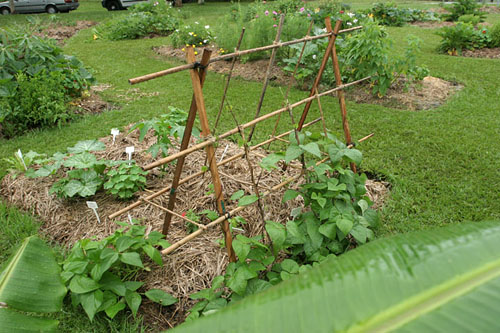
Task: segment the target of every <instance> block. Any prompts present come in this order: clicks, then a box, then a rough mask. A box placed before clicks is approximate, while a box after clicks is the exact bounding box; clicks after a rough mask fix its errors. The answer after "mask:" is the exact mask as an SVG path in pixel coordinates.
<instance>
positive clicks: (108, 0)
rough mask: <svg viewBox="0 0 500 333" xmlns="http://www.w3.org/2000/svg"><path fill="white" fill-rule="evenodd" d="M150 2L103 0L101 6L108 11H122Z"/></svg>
mask: <svg viewBox="0 0 500 333" xmlns="http://www.w3.org/2000/svg"><path fill="white" fill-rule="evenodd" d="M147 1H148V0H102V1H101V4H102V6H103V7H104V8H106V9H107V10H121V9H127V8H128V7H130V6H133V5H135V4H138V3H141V2H147Z"/></svg>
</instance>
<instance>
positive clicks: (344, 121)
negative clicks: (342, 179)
mask: <svg viewBox="0 0 500 333" xmlns="http://www.w3.org/2000/svg"><path fill="white" fill-rule="evenodd" d="M325 25H326V30H327V31H328V32H332V31H333V33H334V35H333V36H335V35H336V34H337V33H338V31H339V30H340V26H341V25H342V21H340V20H339V21H337V22H336V23H335V28H334V29H332V22H331V21H330V17H327V18H326V19H325ZM333 38H334V37H332V39H333ZM331 56H332V62H333V71H334V73H335V81H336V83H337V87H340V86H342V76H341V75H340V67H339V59H338V57H337V49H336V48H335V43H334V44H333V48H332V50H331ZM337 97H338V99H339V104H340V112H341V114H342V127H343V128H344V137H345V140H346V144H347V145H349V144H351V143H352V139H351V130H350V129H349V121H348V120H347V107H346V105H345V98H344V91H343V90H342V89H340V90H338V91H337ZM351 170H352V172H354V173H356V164H354V163H351Z"/></svg>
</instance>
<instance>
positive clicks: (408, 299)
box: [174, 221, 500, 332]
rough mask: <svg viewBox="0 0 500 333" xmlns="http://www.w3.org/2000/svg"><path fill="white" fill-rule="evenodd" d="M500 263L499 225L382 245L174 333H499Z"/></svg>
mask: <svg viewBox="0 0 500 333" xmlns="http://www.w3.org/2000/svg"><path fill="white" fill-rule="evenodd" d="M499 258H500V221H489V222H475V223H461V224H457V225H452V226H447V227H442V228H436V229H432V230H425V231H419V232H413V233H408V234H402V235H397V236H393V237H388V238H384V239H379V240H377V241H374V242H371V243H369V244H366V245H363V246H361V247H359V248H356V249H354V250H352V251H349V252H348V253H346V254H344V255H342V256H339V257H330V258H328V259H327V260H325V261H324V262H322V263H321V264H319V265H317V267H314V268H312V269H310V270H308V271H307V272H304V273H301V274H300V275H299V276H298V277H295V278H292V279H290V280H289V281H286V282H285V283H281V284H279V285H277V286H275V287H273V288H270V289H268V290H266V291H265V292H262V293H260V294H257V295H253V296H252V297H248V298H246V299H244V300H242V301H241V302H238V303H236V304H234V305H231V306H229V307H226V308H225V309H223V310H221V311H218V312H217V313H215V314H212V315H210V316H207V317H205V318H200V319H199V320H195V321H192V322H190V323H186V324H184V325H181V326H179V327H177V328H176V329H174V332H197V331H203V332H229V331H231V332H242V331H245V332H264V331H265V332H303V331H314V332H391V331H399V332H425V331H429V330H431V331H435V332H455V331H474V332H496V331H498V330H499V329H500V321H499V320H498V307H499V306H500V300H499V298H498V290H500V259H499Z"/></svg>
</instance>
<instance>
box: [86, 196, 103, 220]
mask: <svg viewBox="0 0 500 333" xmlns="http://www.w3.org/2000/svg"><path fill="white" fill-rule="evenodd" d="M87 207H89V208H90V209H92V210H93V211H94V214H95V217H97V222H99V224H101V219H100V218H99V214H98V213H97V202H95V201H87Z"/></svg>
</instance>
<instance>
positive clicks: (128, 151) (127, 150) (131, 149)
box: [125, 146, 135, 160]
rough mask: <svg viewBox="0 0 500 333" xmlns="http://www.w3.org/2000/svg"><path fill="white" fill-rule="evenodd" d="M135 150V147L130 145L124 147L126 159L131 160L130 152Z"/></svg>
mask: <svg viewBox="0 0 500 333" xmlns="http://www.w3.org/2000/svg"><path fill="white" fill-rule="evenodd" d="M134 151H135V148H134V146H130V147H127V148H125V152H126V153H127V155H128V159H129V160H131V159H132V153H133V152H134Z"/></svg>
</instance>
